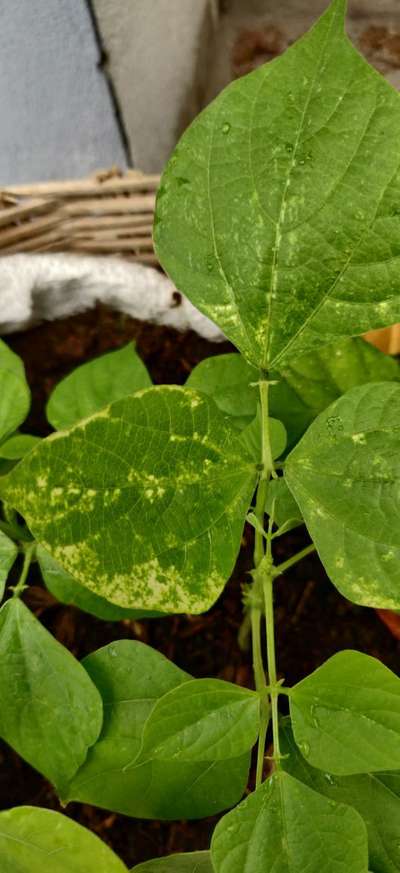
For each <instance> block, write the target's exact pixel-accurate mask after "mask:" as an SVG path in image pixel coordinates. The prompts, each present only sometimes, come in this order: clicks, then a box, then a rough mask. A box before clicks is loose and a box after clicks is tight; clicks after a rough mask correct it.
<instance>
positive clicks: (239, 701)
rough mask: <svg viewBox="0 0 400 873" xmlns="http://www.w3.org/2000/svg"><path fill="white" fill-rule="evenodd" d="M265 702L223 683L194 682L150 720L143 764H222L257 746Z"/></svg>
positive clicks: (177, 690) (161, 702) (167, 700)
mask: <svg viewBox="0 0 400 873" xmlns="http://www.w3.org/2000/svg"><path fill="white" fill-rule="evenodd" d="M259 710H260V698H259V696H258V694H256V692H254V691H249V690H248V689H247V688H240V687H239V686H238V685H232V684H231V683H230V682H223V681H222V680H221V679H193V680H192V681H191V682H185V684H184V685H180V686H179V687H178V688H174V689H173V690H172V691H170V692H169V693H168V694H165V695H164V696H163V697H161V699H160V700H159V701H158V702H157V703H156V705H155V707H154V709H153V711H152V713H151V715H150V717H149V719H148V720H147V723H146V727H145V730H144V736H143V747H142V749H141V753H140V758H141V760H142V761H146V760H147V759H148V758H153V759H158V760H161V761H165V760H171V759H174V760H175V761H218V760H224V759H226V758H235V757H238V756H239V755H242V754H243V753H244V752H247V751H248V750H249V749H251V748H252V746H254V744H255V743H256V742H257V737H258V730H259Z"/></svg>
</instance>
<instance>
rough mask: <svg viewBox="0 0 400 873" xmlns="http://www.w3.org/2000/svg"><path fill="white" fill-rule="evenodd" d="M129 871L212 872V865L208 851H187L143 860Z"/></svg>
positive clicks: (152, 872)
mask: <svg viewBox="0 0 400 873" xmlns="http://www.w3.org/2000/svg"><path fill="white" fill-rule="evenodd" d="M131 873H213V867H212V864H211V857H210V853H209V852H189V853H187V854H179V855H168V856H167V857H166V858H154V859H153V860H152V861H145V863H144V864H138V865H137V866H136V867H134V868H133V870H132V871H131Z"/></svg>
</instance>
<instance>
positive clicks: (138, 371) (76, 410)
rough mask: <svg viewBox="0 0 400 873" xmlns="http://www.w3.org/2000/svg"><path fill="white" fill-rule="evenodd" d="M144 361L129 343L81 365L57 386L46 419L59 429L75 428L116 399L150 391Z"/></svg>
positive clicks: (51, 397) (148, 377)
mask: <svg viewBox="0 0 400 873" xmlns="http://www.w3.org/2000/svg"><path fill="white" fill-rule="evenodd" d="M151 384H152V382H151V379H150V376H149V374H148V372H147V370H146V367H145V365H144V363H143V361H142V360H141V359H140V358H139V356H138V355H137V354H136V351H135V346H134V345H133V343H129V344H128V345H127V346H124V347H123V348H122V349H118V350H117V351H116V352H108V353H107V354H106V355H102V356H101V357H100V358H96V359H95V360H94V361H89V363H88V364H82V366H81V367H77V368H76V370H73V372H72V373H70V374H69V375H68V376H66V377H65V379H62V381H61V382H59V384H58V385H56V387H55V389H54V391H53V393H52V394H51V395H50V398H49V401H48V404H47V418H48V420H49V422H50V424H51V425H53V427H54V428H55V429H56V430H64V429H65V428H68V427H72V425H74V424H76V423H77V422H78V421H82V419H84V418H88V416H89V415H93V413H95V412H98V411H99V410H100V409H103V408H104V407H105V406H108V405H109V404H110V403H112V402H113V401H114V400H119V399H120V398H121V397H126V396H127V395H128V394H134V393H135V391H140V390H141V389H142V388H150V386H151Z"/></svg>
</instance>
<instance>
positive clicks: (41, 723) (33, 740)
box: [0, 597, 103, 786]
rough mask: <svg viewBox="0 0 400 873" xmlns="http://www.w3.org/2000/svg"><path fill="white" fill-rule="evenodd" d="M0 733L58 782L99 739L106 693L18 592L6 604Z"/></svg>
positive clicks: (0, 618) (1, 623)
mask: <svg viewBox="0 0 400 873" xmlns="http://www.w3.org/2000/svg"><path fill="white" fill-rule="evenodd" d="M0 696H1V701H2V706H1V710H0V736H1V737H2V739H3V740H6V742H7V743H9V744H10V746H12V748H13V749H15V751H16V752H18V754H20V755H21V757H23V758H24V759H25V760H26V761H28V763H29V764H31V765H32V766H33V767H35V768H36V770H39V772H40V773H42V774H43V775H44V776H46V777H47V778H48V779H50V781H51V782H53V783H54V784H55V785H56V786H60V785H62V784H63V783H64V782H65V781H66V780H68V779H70V778H71V777H72V776H73V774H74V773H75V772H76V770H77V769H78V767H80V765H81V764H82V763H83V761H84V760H85V758H86V754H87V750H88V748H89V746H92V745H93V743H94V742H95V741H96V739H97V737H98V735H99V733H100V729H101V724H102V717H103V715H102V702H101V697H100V695H99V693H98V691H97V689H96V688H95V686H94V685H93V683H92V682H91V681H90V679H89V677H88V675H87V673H86V672H85V670H84V669H83V667H82V666H81V665H80V664H79V663H78V661H76V660H75V658H73V656H72V655H71V654H70V653H69V652H68V651H67V649H65V648H64V647H63V646H61V645H60V643H58V642H57V641H56V640H55V639H54V637H52V636H51V634H49V633H48V631H47V630H45V628H44V627H42V625H41V624H40V623H39V622H38V621H37V619H36V618H35V617H34V616H33V615H32V613H31V612H30V611H29V609H27V607H26V606H25V605H24V604H23V603H22V602H21V601H20V600H19V599H18V598H16V597H14V598H12V599H11V600H8V601H7V602H6V603H5V604H4V606H3V607H2V609H1V610H0Z"/></svg>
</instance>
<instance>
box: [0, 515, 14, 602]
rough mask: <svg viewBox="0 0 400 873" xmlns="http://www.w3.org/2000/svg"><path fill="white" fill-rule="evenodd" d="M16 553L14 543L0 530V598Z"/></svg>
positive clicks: (0, 598)
mask: <svg viewBox="0 0 400 873" xmlns="http://www.w3.org/2000/svg"><path fill="white" fill-rule="evenodd" d="M17 555H18V547H17V546H16V544H15V543H14V542H13V541H12V540H10V538H9V537H8V536H7V535H6V534H5V533H3V531H2V530H0V600H2V598H3V594H4V589H5V585H6V582H7V577H8V574H9V572H10V570H11V567H12V565H13V563H14V561H15V559H16V557H17Z"/></svg>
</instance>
